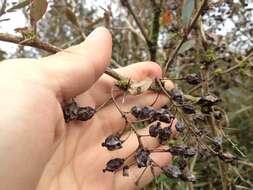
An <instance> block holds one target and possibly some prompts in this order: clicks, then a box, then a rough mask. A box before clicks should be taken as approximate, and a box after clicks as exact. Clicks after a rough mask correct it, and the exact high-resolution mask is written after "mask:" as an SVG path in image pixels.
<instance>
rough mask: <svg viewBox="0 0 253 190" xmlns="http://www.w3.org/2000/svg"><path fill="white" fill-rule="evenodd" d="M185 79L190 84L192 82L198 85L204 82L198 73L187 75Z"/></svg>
mask: <svg viewBox="0 0 253 190" xmlns="http://www.w3.org/2000/svg"><path fill="white" fill-rule="evenodd" d="M184 79H185V81H186V82H187V83H188V84H192V85H197V84H200V83H201V82H202V79H201V77H200V76H199V75H197V74H191V75H187V76H186V77H185V78H184Z"/></svg>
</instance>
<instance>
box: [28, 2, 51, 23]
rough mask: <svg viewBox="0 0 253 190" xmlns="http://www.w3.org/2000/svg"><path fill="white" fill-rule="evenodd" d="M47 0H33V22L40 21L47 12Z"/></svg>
mask: <svg viewBox="0 0 253 190" xmlns="http://www.w3.org/2000/svg"><path fill="white" fill-rule="evenodd" d="M47 5H48V3H47V0H33V1H32V4H31V10H30V18H31V21H33V22H37V21H38V20H40V19H41V18H42V17H43V15H44V14H45V12H46V10H47Z"/></svg>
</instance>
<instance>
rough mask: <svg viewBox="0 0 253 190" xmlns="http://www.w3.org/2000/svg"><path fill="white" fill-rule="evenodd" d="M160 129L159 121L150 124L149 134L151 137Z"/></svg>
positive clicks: (155, 135)
mask: <svg viewBox="0 0 253 190" xmlns="http://www.w3.org/2000/svg"><path fill="white" fill-rule="evenodd" d="M160 129H161V123H160V122H157V123H156V124H153V125H150V127H149V135H150V136H151V137H157V135H158V133H159V130H160Z"/></svg>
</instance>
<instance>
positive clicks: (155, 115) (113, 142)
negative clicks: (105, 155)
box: [102, 106, 197, 182]
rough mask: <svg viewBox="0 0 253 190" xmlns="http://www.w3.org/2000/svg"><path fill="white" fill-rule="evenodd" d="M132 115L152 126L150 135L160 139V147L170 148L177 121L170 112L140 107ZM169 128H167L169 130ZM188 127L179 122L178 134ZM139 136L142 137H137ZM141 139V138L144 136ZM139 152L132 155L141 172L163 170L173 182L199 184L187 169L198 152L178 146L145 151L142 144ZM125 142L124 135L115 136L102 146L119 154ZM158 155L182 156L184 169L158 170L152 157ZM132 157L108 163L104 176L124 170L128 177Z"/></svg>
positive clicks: (124, 174)
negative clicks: (152, 154) (148, 168)
mask: <svg viewBox="0 0 253 190" xmlns="http://www.w3.org/2000/svg"><path fill="white" fill-rule="evenodd" d="M130 113H131V114H132V115H133V116H134V117H135V118H136V120H137V121H140V122H144V123H148V131H149V136H150V137H153V138H157V139H158V141H159V143H160V144H163V145H165V146H166V144H167V142H168V140H169V139H170V138H171V135H172V123H173V121H174V119H175V117H174V116H173V115H172V114H171V112H170V111H169V110H168V109H163V108H162V109H159V110H156V109H154V108H153V107H150V106H144V107H138V106H134V107H132V109H131V110H130ZM162 123H163V124H165V127H162ZM166 125H167V126H166ZM186 128H187V127H186V125H185V124H184V123H182V122H179V121H177V122H176V124H175V129H176V130H177V131H178V132H180V133H181V132H183V131H184V130H185V129H186ZM137 135H138V134H137ZM137 138H141V135H140V136H139V137H137ZM138 142H139V146H138V148H137V149H136V150H135V151H134V152H133V154H131V158H132V157H133V158H134V159H131V160H134V163H132V162H131V164H136V165H137V167H139V168H147V167H149V166H150V167H151V168H152V167H159V168H160V169H161V170H162V171H163V172H164V174H165V175H167V176H168V177H171V178H173V179H181V180H183V181H191V182H193V181H195V180H196V177H195V176H194V175H192V174H191V173H190V172H189V171H188V169H187V167H186V166H187V160H186V159H187V158H190V157H192V156H194V155H195V154H196V152H197V150H195V149H194V148H189V147H187V146H184V145H176V146H172V147H170V148H169V147H168V148H167V149H163V150H159V149H152V150H150V149H148V148H147V147H144V146H143V144H142V143H141V140H140V141H138ZM123 143H124V140H121V135H120V134H112V135H110V136H108V137H107V138H106V139H105V141H104V142H103V143H102V146H103V147H105V148H107V150H109V151H113V150H117V149H121V148H123ZM155 152H169V153H171V154H172V155H173V156H180V157H181V158H182V159H181V160H182V161H181V162H180V166H179V167H177V166H175V165H171V166H168V167H160V166H158V165H157V164H156V163H155V162H154V161H153V160H152V159H151V157H150V154H151V153H155ZM129 158H130V157H126V158H119V157H118V158H114V159H111V160H109V161H108V162H107V163H106V166H105V169H103V172H106V171H108V172H115V171H119V170H122V171H123V176H128V175H129V172H128V169H129V167H130V166H131V165H128V163H129V162H127V160H128V159H129Z"/></svg>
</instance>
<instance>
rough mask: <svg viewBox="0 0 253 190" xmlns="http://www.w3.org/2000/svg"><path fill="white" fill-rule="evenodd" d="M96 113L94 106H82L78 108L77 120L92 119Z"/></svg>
mask: <svg viewBox="0 0 253 190" xmlns="http://www.w3.org/2000/svg"><path fill="white" fill-rule="evenodd" d="M95 113H96V110H95V109H94V108H92V107H89V106H87V107H80V108H78V112H77V120H80V121H87V120H89V119H91V118H92V117H93V116H94V114H95Z"/></svg>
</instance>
